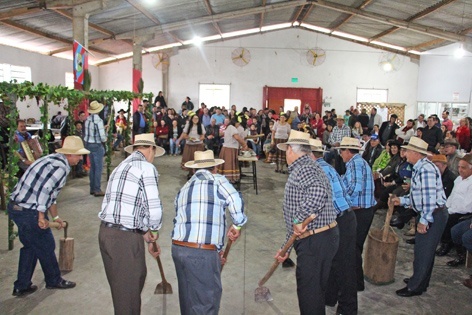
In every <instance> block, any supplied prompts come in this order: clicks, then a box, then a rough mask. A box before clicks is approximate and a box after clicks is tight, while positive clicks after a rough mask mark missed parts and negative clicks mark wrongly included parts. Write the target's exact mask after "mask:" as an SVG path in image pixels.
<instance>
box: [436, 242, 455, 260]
mask: <svg viewBox="0 0 472 315" xmlns="http://www.w3.org/2000/svg"><path fill="white" fill-rule="evenodd" d="M451 249H452V245H451V244H450V243H441V246H439V248H438V249H437V250H436V256H440V257H441V256H446V255H447V254H448V253H449V252H450V251H451Z"/></svg>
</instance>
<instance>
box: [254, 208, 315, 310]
mask: <svg viewBox="0 0 472 315" xmlns="http://www.w3.org/2000/svg"><path fill="white" fill-rule="evenodd" d="M315 218H316V214H312V215H310V216H309V217H308V218H306V219H305V221H303V223H302V227H303V228H305V227H306V226H307V225H308V224H309V223H310V222H311V221H313V220H314V219H315ZM296 239H297V236H296V235H295V234H292V236H290V238H289V239H288V241H287V243H285V246H284V247H283V248H282V250H281V251H280V254H279V256H284V255H285V253H287V250H288V249H289V248H290V246H292V244H293V242H295V240H296ZM279 264H280V262H279V261H278V260H277V259H275V261H274V263H273V264H272V266H271V267H270V269H269V271H267V273H266V274H265V276H264V277H263V278H262V279H261V280H260V281H259V287H258V288H256V290H255V291H254V296H255V300H256V302H268V301H272V300H273V299H272V295H271V294H270V290H269V288H267V287H264V286H263V285H264V284H265V283H266V282H267V280H269V278H270V277H271V276H272V274H273V273H274V271H275V270H276V269H277V267H278V266H279Z"/></svg>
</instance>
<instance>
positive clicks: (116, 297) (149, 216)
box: [98, 133, 165, 314]
mask: <svg viewBox="0 0 472 315" xmlns="http://www.w3.org/2000/svg"><path fill="white" fill-rule="evenodd" d="M125 151H126V152H127V153H130V156H128V157H127V158H126V159H125V160H124V161H122V162H121V163H120V164H119V165H118V166H117V167H116V168H115V169H114V170H113V172H112V174H111V176H110V180H109V182H108V186H107V190H106V195H105V198H103V203H102V209H101V211H100V213H99V214H98V217H99V218H100V220H101V224H100V230H99V233H98V243H99V246H100V253H101V255H102V260H103V265H104V267H105V273H106V275H107V279H108V283H109V285H110V289H111V296H112V298H113V307H114V309H115V314H140V312H141V291H142V290H143V287H144V282H145V280H146V259H145V256H144V252H145V251H144V242H143V239H144V241H146V243H148V251H149V253H150V254H151V255H152V256H153V257H157V256H158V255H159V254H160V252H161V251H160V248H159V245H157V244H156V243H155V242H156V241H157V239H158V237H159V235H158V230H159V229H160V228H161V225H162V203H161V200H160V198H159V190H158V187H157V186H158V178H159V176H158V174H157V170H156V167H155V166H154V165H153V164H152V162H153V161H154V158H155V157H158V156H161V155H163V154H164V153H165V150H164V149H163V148H161V147H158V146H156V143H155V142H154V136H153V135H152V134H151V133H149V134H143V135H137V136H136V138H135V141H134V143H133V144H132V145H130V146H127V147H126V148H125ZM152 243H154V244H152ZM154 246H156V249H157V250H155V248H154Z"/></svg>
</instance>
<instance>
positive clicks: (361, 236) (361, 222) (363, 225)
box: [354, 207, 374, 291]
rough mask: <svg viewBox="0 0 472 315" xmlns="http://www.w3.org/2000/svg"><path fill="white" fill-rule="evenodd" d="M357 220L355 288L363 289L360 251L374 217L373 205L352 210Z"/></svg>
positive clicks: (362, 249)
mask: <svg viewBox="0 0 472 315" xmlns="http://www.w3.org/2000/svg"><path fill="white" fill-rule="evenodd" d="M354 214H355V215H356V220H357V235H356V275H357V290H359V291H362V290H364V269H363V267H362V252H363V251H364V243H365V239H366V237H367V234H368V233H369V229H370V226H371V224H372V220H373V219H374V207H371V208H360V209H356V210H354Z"/></svg>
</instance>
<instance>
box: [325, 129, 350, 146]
mask: <svg viewBox="0 0 472 315" xmlns="http://www.w3.org/2000/svg"><path fill="white" fill-rule="evenodd" d="M344 137H348V138H349V137H351V128H349V126H347V125H343V126H342V127H341V128H339V127H338V126H336V127H334V128H333V132H331V135H330V136H329V140H328V142H329V144H331V145H333V144H335V143H336V142H339V143H341V141H342V140H343V138H344Z"/></svg>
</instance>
